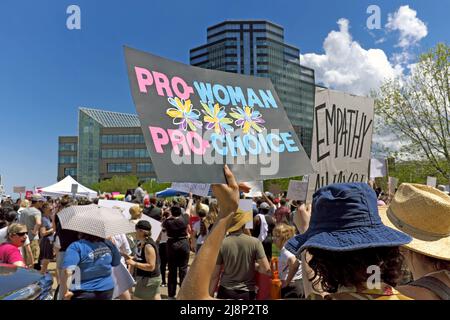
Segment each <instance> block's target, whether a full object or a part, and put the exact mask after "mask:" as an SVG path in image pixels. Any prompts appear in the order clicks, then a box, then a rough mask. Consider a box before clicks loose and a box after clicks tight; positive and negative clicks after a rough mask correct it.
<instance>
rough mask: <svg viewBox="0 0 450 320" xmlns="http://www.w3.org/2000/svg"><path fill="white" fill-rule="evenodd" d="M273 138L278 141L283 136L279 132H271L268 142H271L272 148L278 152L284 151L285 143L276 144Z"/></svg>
mask: <svg viewBox="0 0 450 320" xmlns="http://www.w3.org/2000/svg"><path fill="white" fill-rule="evenodd" d="M273 139H276V140H278V142H279V141H281V138H280V137H279V136H278V135H277V134H273V133H269V134H268V135H267V143H268V144H269V146H270V148H271V149H272V150H274V151H276V152H283V151H284V144H281V145H279V146H276V145H275V144H273Z"/></svg>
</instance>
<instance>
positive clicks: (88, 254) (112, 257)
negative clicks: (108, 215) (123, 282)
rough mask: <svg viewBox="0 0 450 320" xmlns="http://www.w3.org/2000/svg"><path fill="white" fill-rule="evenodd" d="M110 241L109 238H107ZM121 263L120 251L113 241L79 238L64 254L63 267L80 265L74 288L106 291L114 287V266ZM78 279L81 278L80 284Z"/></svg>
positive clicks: (75, 276)
mask: <svg viewBox="0 0 450 320" xmlns="http://www.w3.org/2000/svg"><path fill="white" fill-rule="evenodd" d="M106 241H108V240H106ZM119 264H120V253H119V250H117V248H116V246H114V245H113V244H112V243H111V242H109V245H107V244H106V243H105V242H91V241H87V240H84V239H83V240H79V241H76V242H74V243H72V244H71V245H70V246H69V247H68V248H67V250H66V254H65V255H64V262H63V265H62V268H63V269H70V268H73V267H75V266H78V268H79V269H80V270H79V271H80V272H81V278H80V274H77V272H79V271H78V270H76V272H75V274H74V276H73V279H74V281H75V288H74V290H83V291H106V290H111V289H112V288H114V280H113V278H112V276H111V270H112V267H115V266H117V265H119ZM77 279H80V281H79V282H80V283H79V286H78V285H77V283H76V282H77Z"/></svg>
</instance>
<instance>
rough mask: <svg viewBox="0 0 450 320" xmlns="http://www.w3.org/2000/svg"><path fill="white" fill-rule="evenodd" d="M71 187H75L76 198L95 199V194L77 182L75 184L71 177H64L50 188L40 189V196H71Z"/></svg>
mask: <svg viewBox="0 0 450 320" xmlns="http://www.w3.org/2000/svg"><path fill="white" fill-rule="evenodd" d="M72 185H77V187H75V188H76V193H75V196H76V197H87V198H89V199H92V198H96V197H97V192H95V191H93V190H91V189H89V188H86V187H85V186H83V185H82V184H80V183H79V182H77V181H76V180H75V179H74V178H72V177H71V176H67V177H65V178H64V179H63V180H61V181H60V182H57V183H55V184H52V185H51V186H48V187H46V188H42V189H41V194H42V195H43V196H47V197H61V196H63V195H72V194H73V193H72V190H74V189H72Z"/></svg>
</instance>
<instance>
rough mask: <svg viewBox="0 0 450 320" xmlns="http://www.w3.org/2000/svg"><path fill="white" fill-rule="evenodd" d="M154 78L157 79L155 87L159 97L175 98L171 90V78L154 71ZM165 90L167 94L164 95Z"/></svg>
mask: <svg viewBox="0 0 450 320" xmlns="http://www.w3.org/2000/svg"><path fill="white" fill-rule="evenodd" d="M153 77H154V78H155V86H156V91H157V92H158V95H160V96H164V95H166V96H168V97H173V93H172V90H171V89H170V82H169V78H167V76H166V75H165V74H164V73H160V72H156V71H153ZM163 90H164V91H165V92H166V93H165V94H164V92H163Z"/></svg>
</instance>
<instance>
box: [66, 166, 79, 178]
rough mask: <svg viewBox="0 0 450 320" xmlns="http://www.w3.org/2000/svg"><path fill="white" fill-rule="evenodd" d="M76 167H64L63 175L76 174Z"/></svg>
mask: <svg viewBox="0 0 450 320" xmlns="http://www.w3.org/2000/svg"><path fill="white" fill-rule="evenodd" d="M76 175H77V168H64V176H72V177H74V176H76Z"/></svg>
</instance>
